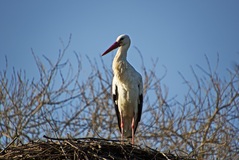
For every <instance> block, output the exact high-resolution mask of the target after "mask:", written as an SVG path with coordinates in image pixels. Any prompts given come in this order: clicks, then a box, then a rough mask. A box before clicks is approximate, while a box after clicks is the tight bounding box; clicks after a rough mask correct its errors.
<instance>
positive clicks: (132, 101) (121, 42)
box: [102, 34, 143, 144]
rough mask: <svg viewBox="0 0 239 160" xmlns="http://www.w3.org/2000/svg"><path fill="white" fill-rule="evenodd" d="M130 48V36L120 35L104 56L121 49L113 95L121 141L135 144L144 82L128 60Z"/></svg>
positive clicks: (115, 60) (115, 65) (118, 56)
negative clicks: (129, 141) (124, 139)
mask: <svg viewBox="0 0 239 160" xmlns="http://www.w3.org/2000/svg"><path fill="white" fill-rule="evenodd" d="M129 46H130V38H129V36H128V35H125V34H123V35H120V36H119V37H118V38H117V39H116V42H115V43H114V44H113V45H112V46H111V47H110V48H109V49H107V50H106V51H105V52H104V53H103V54H102V56H103V55H105V54H107V53H109V52H110V51H112V50H113V49H116V48H118V47H119V49H118V51H117V53H116V55H115V58H114V61H113V65H112V69H113V72H114V77H113V83H112V94H113V100H114V104H115V111H116V115H117V118H118V125H119V130H120V132H121V139H122V140H123V138H124V137H126V138H132V144H133V143H134V134H135V131H136V129H137V126H138V122H139V121H140V119H141V114H142V106H143V81H142V77H141V75H140V74H139V73H138V72H137V71H136V70H135V69H134V67H133V66H131V65H130V63H129V62H128V61H127V59H126V57H127V50H128V48H129Z"/></svg>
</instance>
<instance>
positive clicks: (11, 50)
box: [0, 0, 239, 96]
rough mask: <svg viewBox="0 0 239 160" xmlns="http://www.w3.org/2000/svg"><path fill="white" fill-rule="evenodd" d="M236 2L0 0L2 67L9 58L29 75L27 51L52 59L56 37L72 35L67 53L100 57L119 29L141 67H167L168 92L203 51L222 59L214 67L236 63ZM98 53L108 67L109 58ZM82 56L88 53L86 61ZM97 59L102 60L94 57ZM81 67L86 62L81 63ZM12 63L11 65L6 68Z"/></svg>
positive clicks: (179, 86) (178, 91) (175, 90)
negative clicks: (154, 64) (141, 58)
mask: <svg viewBox="0 0 239 160" xmlns="http://www.w3.org/2000/svg"><path fill="white" fill-rule="evenodd" d="M238 7H239V1H237V0H229V1H222V0H210V1H206V0H203V1H192V0H184V1H159V0H158V1H156V0H155V1H136V0H134V1H73V0H72V1H63V0H57V1H56V0H55V1H54V0H51V1H46V0H41V1H40V0H38V1H30V0H23V1H11V0H9V1H4V0H1V1H0V20H1V22H0V23H1V24H0V45H1V47H0V69H2V68H3V67H4V64H5V59H4V57H5V56H7V58H8V63H9V65H10V66H11V67H12V66H14V67H15V68H17V69H24V70H26V73H27V75H28V77H30V78H31V77H34V76H37V68H36V65H35V62H34V59H33V56H32V54H31V48H32V49H33V50H34V52H35V54H36V55H38V56H40V57H41V55H46V56H47V57H49V58H50V59H52V60H54V59H56V58H57V55H58V51H59V49H61V48H62V45H61V42H60V40H59V39H60V38H61V39H62V40H63V41H65V43H67V41H68V38H69V35H70V34H72V41H71V45H70V48H69V50H68V54H67V56H68V57H69V58H70V59H71V58H72V59H73V58H74V53H73V52H74V51H76V52H77V53H80V54H82V55H88V56H89V57H90V58H91V59H92V60H93V59H96V60H100V55H101V54H102V53H103V52H104V51H105V50H106V49H107V48H108V47H109V46H110V45H111V44H112V43H113V42H114V41H115V39H116V38H117V36H118V35H120V34H122V33H126V34H129V35H130V37H131V42H132V43H131V48H130V50H129V53H128V60H129V62H130V63H131V64H132V65H133V66H135V68H136V70H138V71H139V72H142V70H141V61H140V58H139V55H138V53H137V51H136V49H134V47H132V46H136V47H137V48H139V49H140V51H141V53H142V54H143V58H144V63H145V66H146V67H147V68H148V69H150V68H152V60H155V59H156V58H158V59H159V62H158V68H157V74H158V75H159V76H160V75H162V74H163V73H164V68H163V66H165V67H166V68H167V76H166V78H165V79H164V80H163V82H162V83H163V84H166V85H167V87H168V89H169V93H170V95H171V96H174V95H182V94H183V92H184V91H186V90H185V85H184V84H183V80H182V79H181V78H180V76H179V74H178V71H180V72H181V73H182V74H183V75H184V76H185V77H186V78H188V79H189V80H190V79H193V78H192V73H191V72H190V66H193V67H195V66H196V64H199V65H201V66H203V67H205V68H206V61H205V56H204V55H207V56H208V58H209V60H210V63H211V64H212V66H215V62H216V59H217V54H218V55H219V57H220V64H219V69H218V71H219V73H221V76H227V74H226V69H227V68H233V65H234V64H235V63H238V62H239V9H238ZM114 53H115V52H113V53H112V54H111V56H110V55H107V56H105V57H103V60H104V62H105V63H106V65H107V66H108V67H109V68H110V67H111V63H112V56H113V55H114ZM85 60H86V59H85ZM99 63H100V62H99ZM83 67H85V68H83V70H84V71H87V69H88V67H87V66H83ZM10 69H11V68H10Z"/></svg>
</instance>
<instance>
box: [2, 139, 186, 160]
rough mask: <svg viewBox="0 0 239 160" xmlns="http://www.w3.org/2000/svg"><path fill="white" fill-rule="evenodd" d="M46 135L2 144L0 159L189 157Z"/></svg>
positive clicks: (161, 159)
mask: <svg viewBox="0 0 239 160" xmlns="http://www.w3.org/2000/svg"><path fill="white" fill-rule="evenodd" d="M44 137H45V138H47V141H38V142H31V143H28V144H24V145H20V146H14V147H9V146H8V147H6V148H5V149H4V150H2V151H1V154H0V159H34V160H40V159H51V160H52V159H54V160H58V159H67V160H68V159H84V160H92V159H97V160H98V159H117V160H118V159H137V160H140V159H142V160H144V159H150V160H169V159H170V160H186V159H187V160H189V159H188V158H185V157H184V158H183V157H178V156H175V155H173V154H171V153H161V152H159V151H157V150H154V149H151V148H141V147H140V146H137V145H132V144H126V143H123V144H122V143H121V142H120V141H117V140H106V139H99V138H79V139H71V138H69V139H59V138H50V137H47V136H44Z"/></svg>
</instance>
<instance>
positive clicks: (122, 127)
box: [120, 115, 124, 143]
mask: <svg viewBox="0 0 239 160" xmlns="http://www.w3.org/2000/svg"><path fill="white" fill-rule="evenodd" d="M120 121H121V122H120V127H121V143H123V140H124V123H123V116H122V115H120Z"/></svg>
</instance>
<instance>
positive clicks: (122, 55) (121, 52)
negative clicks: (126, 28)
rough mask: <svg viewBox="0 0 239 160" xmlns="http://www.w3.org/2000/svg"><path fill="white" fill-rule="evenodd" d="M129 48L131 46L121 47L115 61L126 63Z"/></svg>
mask: <svg viewBox="0 0 239 160" xmlns="http://www.w3.org/2000/svg"><path fill="white" fill-rule="evenodd" d="M128 48H129V46H120V47H119V49H118V51H117V53H116V55H115V58H114V61H126V57H127V51H128Z"/></svg>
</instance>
